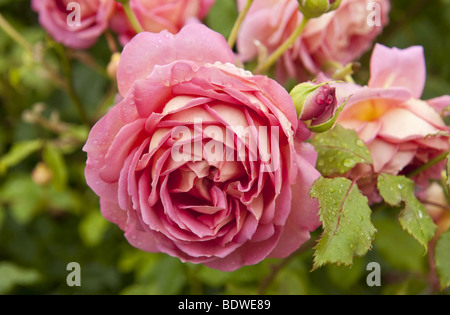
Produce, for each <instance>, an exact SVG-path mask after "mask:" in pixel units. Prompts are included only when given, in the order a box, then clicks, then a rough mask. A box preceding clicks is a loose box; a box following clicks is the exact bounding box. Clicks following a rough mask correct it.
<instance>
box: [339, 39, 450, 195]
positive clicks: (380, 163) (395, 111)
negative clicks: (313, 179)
mask: <svg viewBox="0 0 450 315" xmlns="http://www.w3.org/2000/svg"><path fill="white" fill-rule="evenodd" d="M425 79H426V67H425V58H424V53H423V48H422V47H418V46H417V47H411V48H408V49H404V50H399V49H396V48H393V49H390V48H387V47H385V46H382V45H376V47H375V49H374V51H373V55H372V62H371V78H370V81H369V84H368V86H366V87H361V86H357V85H352V84H338V89H337V91H338V94H339V97H340V99H341V100H342V99H344V98H346V97H348V96H349V95H353V96H352V97H351V98H350V100H349V102H348V104H347V106H346V108H345V109H344V111H343V112H342V113H341V115H340V116H339V118H338V123H340V124H341V125H342V126H344V127H346V128H349V129H355V130H356V131H357V132H358V135H359V137H360V138H361V139H363V140H364V141H365V142H366V144H367V146H368V148H369V150H370V153H371V156H372V159H373V162H374V171H375V173H388V174H391V175H398V174H402V175H406V174H409V173H411V172H412V171H414V170H415V169H417V168H418V167H420V166H421V165H424V164H425V163H427V162H428V161H430V160H431V159H433V158H435V157H437V156H439V155H441V154H443V153H444V152H446V151H448V150H449V149H450V144H449V138H448V132H449V128H448V127H447V126H446V125H445V123H444V121H443V119H442V118H441V116H440V115H439V113H440V112H441V111H442V110H443V109H444V108H445V107H447V106H448V105H450V96H443V97H440V98H436V99H433V100H430V101H422V100H420V97H421V95H422V92H423V90H424V86H425ZM363 169H364V167H360V169H358V170H357V172H363V171H364V170H363ZM441 171H442V164H441V165H437V166H435V167H433V168H431V169H429V170H428V171H426V172H424V173H422V174H420V175H419V176H418V177H416V178H415V180H416V183H417V184H418V186H419V188H426V187H427V186H428V180H429V179H434V178H435V179H438V178H440V176H441Z"/></svg>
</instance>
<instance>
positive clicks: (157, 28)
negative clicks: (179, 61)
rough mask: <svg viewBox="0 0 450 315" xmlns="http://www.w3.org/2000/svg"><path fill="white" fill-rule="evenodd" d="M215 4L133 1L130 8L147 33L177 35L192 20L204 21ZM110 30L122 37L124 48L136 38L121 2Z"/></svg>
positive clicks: (192, 0) (209, 1) (190, 0)
mask: <svg viewBox="0 0 450 315" xmlns="http://www.w3.org/2000/svg"><path fill="white" fill-rule="evenodd" d="M214 2H215V0H170V1H167V0H131V1H130V5H131V9H132V10H133V12H134V13H135V14H136V17H137V19H138V20H139V22H140V24H141V26H142V28H143V29H144V31H147V32H153V33H159V32H161V31H162V30H168V31H169V32H171V33H173V34H175V33H177V32H179V31H180V29H181V28H182V27H183V26H184V25H186V23H187V22H188V21H189V19H191V18H194V19H203V18H204V17H205V16H206V15H207V14H208V12H209V10H210V9H211V7H212V6H213V4H214ZM111 29H112V30H114V31H115V32H117V33H118V34H119V40H120V42H121V43H122V45H125V44H127V43H128V42H129V41H130V40H131V39H132V38H133V37H134V36H135V35H136V32H135V30H134V29H133V27H132V25H131V24H130V22H129V20H128V18H127V16H126V14H125V12H124V11H123V8H122V5H121V4H120V3H117V11H116V14H115V15H114V17H113V19H112V21H111Z"/></svg>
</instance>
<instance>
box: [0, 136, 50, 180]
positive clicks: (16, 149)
mask: <svg viewBox="0 0 450 315" xmlns="http://www.w3.org/2000/svg"><path fill="white" fill-rule="evenodd" d="M41 147H42V141H41V140H31V141H23V142H17V143H15V144H14V145H13V147H12V148H11V150H10V151H9V152H8V153H6V154H5V155H4V156H2V157H1V158H0V175H2V174H4V173H5V172H6V171H7V170H8V168H10V167H13V166H16V165H17V164H19V163H20V162H22V161H23V160H24V159H26V158H27V157H28V156H30V155H31V154H32V153H34V152H36V151H38V150H39V149H40V148H41Z"/></svg>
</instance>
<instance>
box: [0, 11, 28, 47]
mask: <svg viewBox="0 0 450 315" xmlns="http://www.w3.org/2000/svg"><path fill="white" fill-rule="evenodd" d="M0 27H1V28H2V29H3V31H5V33H6V34H8V35H9V36H10V37H11V38H12V39H13V40H14V41H15V42H16V43H18V44H19V45H20V46H22V47H23V48H25V49H26V50H28V51H29V52H30V53H33V46H32V45H31V44H30V43H29V42H28V41H27V40H26V39H25V38H24V37H23V36H22V35H20V33H19V32H17V31H16V30H15V29H14V27H12V26H11V24H9V23H8V21H7V20H6V19H5V18H4V17H3V15H2V14H1V13H0Z"/></svg>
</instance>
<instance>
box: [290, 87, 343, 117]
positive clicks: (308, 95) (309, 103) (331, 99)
mask: <svg viewBox="0 0 450 315" xmlns="http://www.w3.org/2000/svg"><path fill="white" fill-rule="evenodd" d="M291 96H292V99H293V101H294V104H295V107H296V108H297V111H298V113H299V119H300V120H302V121H311V125H318V124H321V123H324V122H326V121H328V120H330V119H332V118H333V116H334V114H335V112H336V110H337V100H336V89H335V88H332V87H330V85H329V84H321V85H314V84H312V83H303V84H300V85H298V86H296V87H295V88H294V89H293V90H292V92H291Z"/></svg>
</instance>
